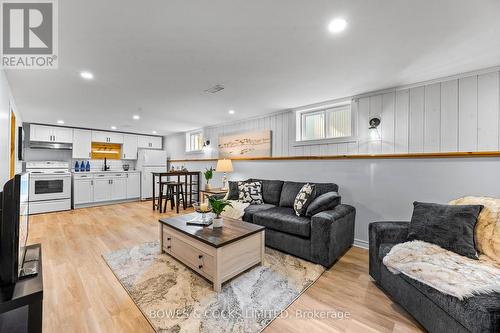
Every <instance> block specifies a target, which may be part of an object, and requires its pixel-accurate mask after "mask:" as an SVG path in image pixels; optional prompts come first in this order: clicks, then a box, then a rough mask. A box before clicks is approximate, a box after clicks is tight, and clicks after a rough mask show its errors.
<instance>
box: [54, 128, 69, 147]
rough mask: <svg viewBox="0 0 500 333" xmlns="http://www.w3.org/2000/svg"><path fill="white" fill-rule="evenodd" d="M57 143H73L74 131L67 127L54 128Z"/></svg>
mask: <svg viewBox="0 0 500 333" xmlns="http://www.w3.org/2000/svg"><path fill="white" fill-rule="evenodd" d="M54 138H55V142H61V143H73V129H72V128H67V127H54Z"/></svg>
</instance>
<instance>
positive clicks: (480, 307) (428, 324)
mask: <svg viewBox="0 0 500 333" xmlns="http://www.w3.org/2000/svg"><path fill="white" fill-rule="evenodd" d="M408 225H409V223H408V222H374V223H371V224H370V226H369V239H370V240H369V241H370V247H369V251H370V254H369V256H370V259H369V260H370V263H369V266H370V268H369V270H370V275H371V276H372V278H373V279H374V280H375V282H376V283H377V284H378V285H379V286H380V287H381V288H382V289H383V290H384V291H385V292H386V293H387V294H389V295H390V296H391V298H392V299H393V300H394V301H396V302H398V303H399V304H400V305H401V306H402V307H403V308H405V309H406V310H407V311H408V312H409V313H410V314H411V315H412V316H413V317H415V319H416V320H417V321H418V322H420V324H422V326H424V327H425V329H426V330H428V331H429V332H439V333H441V332H453V333H458V332H474V333H480V332H481V333H483V332H497V333H498V332H500V294H499V293H492V294H482V295H478V296H474V297H470V298H466V299H464V300H462V301H461V300H459V299H458V298H456V297H453V296H450V295H446V294H443V293H441V292H439V291H438V290H436V289H434V288H432V287H430V286H428V285H426V284H423V283H421V282H418V281H416V280H413V279H411V278H409V277H407V276H406V275H403V274H399V275H395V274H392V273H391V272H389V270H388V269H387V268H386V267H385V265H384V263H383V262H382V259H383V258H384V256H385V255H386V254H387V253H389V251H390V250H391V248H392V247H393V246H394V245H396V244H398V243H402V242H406V239H407V236H408Z"/></svg>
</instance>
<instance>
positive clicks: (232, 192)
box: [227, 179, 250, 200]
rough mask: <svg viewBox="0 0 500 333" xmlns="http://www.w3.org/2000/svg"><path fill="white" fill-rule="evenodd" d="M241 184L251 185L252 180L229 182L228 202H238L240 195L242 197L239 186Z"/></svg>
mask: <svg viewBox="0 0 500 333" xmlns="http://www.w3.org/2000/svg"><path fill="white" fill-rule="evenodd" d="M240 183H250V179H247V180H244V181H231V180H230V181H229V182H228V189H229V191H228V192H227V200H238V198H239V195H240V190H239V188H238V185H239V184H240Z"/></svg>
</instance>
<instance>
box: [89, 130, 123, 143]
mask: <svg viewBox="0 0 500 333" xmlns="http://www.w3.org/2000/svg"><path fill="white" fill-rule="evenodd" d="M92 141H93V142H103V143H118V144H122V143H123V134H121V133H116V132H103V131H92Z"/></svg>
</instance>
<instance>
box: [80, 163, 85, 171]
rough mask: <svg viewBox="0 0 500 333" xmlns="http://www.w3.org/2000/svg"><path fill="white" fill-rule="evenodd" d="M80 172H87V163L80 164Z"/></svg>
mask: <svg viewBox="0 0 500 333" xmlns="http://www.w3.org/2000/svg"><path fill="white" fill-rule="evenodd" d="M80 171H81V172H84V171H85V161H82V164H80Z"/></svg>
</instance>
